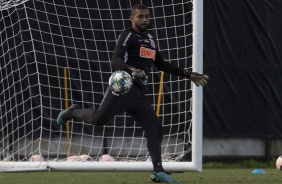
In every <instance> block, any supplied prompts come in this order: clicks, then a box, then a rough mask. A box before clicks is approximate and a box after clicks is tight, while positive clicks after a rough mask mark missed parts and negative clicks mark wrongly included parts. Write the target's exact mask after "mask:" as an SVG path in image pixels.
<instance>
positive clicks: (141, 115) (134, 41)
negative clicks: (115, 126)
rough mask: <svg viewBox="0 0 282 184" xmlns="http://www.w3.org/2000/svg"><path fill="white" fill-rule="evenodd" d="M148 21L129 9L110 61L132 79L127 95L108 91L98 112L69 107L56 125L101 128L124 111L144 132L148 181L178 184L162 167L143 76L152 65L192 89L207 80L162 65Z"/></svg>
mask: <svg viewBox="0 0 282 184" xmlns="http://www.w3.org/2000/svg"><path fill="white" fill-rule="evenodd" d="M149 18H150V17H149V10H148V8H147V7H146V6H144V5H141V4H137V5H135V6H133V7H132V9H131V16H130V20H131V22H132V28H129V29H126V30H124V31H123V32H122V33H121V34H120V36H119V39H118V41H117V44H116V47H115V50H114V53H113V56H112V60H111V64H112V67H114V68H115V69H116V70H123V71H126V72H128V73H129V74H131V75H132V78H133V81H134V84H133V87H132V89H131V90H130V91H129V92H128V93H127V94H124V95H119V96H117V95H115V94H113V93H111V92H109V89H108V90H107V92H106V94H105V96H104V99H103V101H102V103H101V106H100V108H99V109H98V110H93V109H80V107H79V106H78V105H76V104H73V105H72V106H70V107H69V108H68V109H66V110H64V111H62V112H61V113H60V114H59V116H58V118H57V123H58V124H60V125H62V124H65V123H66V122H67V120H69V119H72V118H77V119H80V120H84V121H85V122H86V123H90V124H93V125H97V126H102V125H105V124H106V123H107V122H109V121H110V120H111V119H112V118H113V117H114V116H115V115H117V114H119V113H121V112H123V111H126V112H127V113H129V114H130V115H131V116H132V118H133V119H134V120H135V121H136V122H137V123H138V124H139V125H140V126H141V127H142V129H143V130H144V131H145V136H146V139H147V148H148V151H149V153H150V156H151V159H152V164H153V173H152V175H151V176H150V178H151V180H152V181H154V182H166V183H180V181H178V180H176V179H174V178H172V177H171V176H170V175H169V174H167V173H166V172H165V170H164V168H163V167H162V160H161V141H162V138H163V129H162V124H161V122H160V120H159V119H158V117H157V115H156V113H155V111H154V109H153V107H152V105H151V103H150V101H149V99H148V98H147V97H146V96H145V93H146V84H147V80H148V77H147V76H148V75H149V73H150V71H151V67H152V65H155V66H156V67H157V68H158V69H159V70H161V71H164V72H166V73H169V74H173V75H177V76H183V77H187V78H188V79H190V80H191V81H192V82H194V83H195V85H196V86H204V85H206V84H207V80H208V78H209V77H208V76H207V75H203V74H198V73H196V72H191V71H189V70H187V69H184V68H179V67H176V66H173V65H172V64H170V63H168V62H165V61H164V60H163V59H162V57H161V55H160V52H159V50H158V48H157V42H156V40H155V38H154V37H153V36H152V35H151V34H150V33H148V32H147V29H148V25H149V22H150V20H149Z"/></svg>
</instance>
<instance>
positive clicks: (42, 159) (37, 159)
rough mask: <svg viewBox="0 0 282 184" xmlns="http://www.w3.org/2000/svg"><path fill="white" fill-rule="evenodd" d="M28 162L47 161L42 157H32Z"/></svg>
mask: <svg viewBox="0 0 282 184" xmlns="http://www.w3.org/2000/svg"><path fill="white" fill-rule="evenodd" d="M28 161H29V162H43V161H46V159H45V158H44V157H42V156H41V155H32V156H31V157H29V159H28Z"/></svg>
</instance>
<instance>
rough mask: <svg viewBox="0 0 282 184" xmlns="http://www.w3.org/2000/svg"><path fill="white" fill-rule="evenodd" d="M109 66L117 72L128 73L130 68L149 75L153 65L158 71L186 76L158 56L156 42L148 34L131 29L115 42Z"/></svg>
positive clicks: (181, 70) (179, 69) (125, 31)
mask: <svg viewBox="0 0 282 184" xmlns="http://www.w3.org/2000/svg"><path fill="white" fill-rule="evenodd" d="M111 64H112V66H113V67H114V68H116V69H118V70H124V71H127V72H130V67H134V68H137V69H141V70H144V71H145V73H146V75H149V73H150V71H151V67H152V65H153V64H154V65H155V66H156V67H157V68H158V69H159V70H161V71H164V72H167V73H170V74H173V75H178V76H187V75H185V74H184V72H183V68H178V67H176V66H174V65H172V64H170V63H168V62H166V61H164V60H163V58H162V57H161V55H160V52H159V50H158V47H157V41H156V39H155V38H154V37H153V36H152V34H150V33H148V32H147V33H145V34H141V33H138V32H136V31H135V30H134V29H133V28H130V29H126V30H124V31H123V32H122V33H121V34H120V36H119V38H118V41H117V44H116V47H115V50H114V53H113V56H112V60H111Z"/></svg>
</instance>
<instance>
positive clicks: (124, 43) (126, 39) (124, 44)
mask: <svg viewBox="0 0 282 184" xmlns="http://www.w3.org/2000/svg"><path fill="white" fill-rule="evenodd" d="M131 34H132V33H129V34H128V35H127V37H126V38H125V40H124V42H123V44H122V45H123V46H126V42H127V41H128V39H129V37H130V35H131Z"/></svg>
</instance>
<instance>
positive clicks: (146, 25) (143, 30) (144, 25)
mask: <svg viewBox="0 0 282 184" xmlns="http://www.w3.org/2000/svg"><path fill="white" fill-rule="evenodd" d="M137 28H138V31H140V32H146V31H147V29H148V24H141V25H138V26H137Z"/></svg>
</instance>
